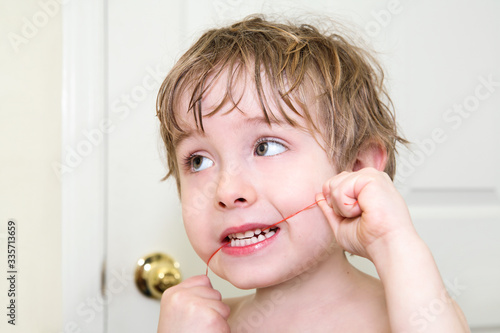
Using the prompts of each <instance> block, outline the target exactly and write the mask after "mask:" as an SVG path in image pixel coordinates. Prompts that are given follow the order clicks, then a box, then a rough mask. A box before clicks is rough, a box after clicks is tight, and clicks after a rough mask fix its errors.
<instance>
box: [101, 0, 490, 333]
mask: <svg viewBox="0 0 500 333" xmlns="http://www.w3.org/2000/svg"><path fill="white" fill-rule="evenodd" d="M255 12H276V13H281V14H283V13H284V14H285V15H292V16H293V15H297V14H300V13H305V14H313V15H315V14H320V15H325V16H332V17H336V18H340V19H343V20H346V21H347V22H354V23H356V24H357V26H358V30H360V32H361V33H362V34H363V35H364V36H365V37H367V39H369V40H370V42H371V43H373V44H374V47H375V48H376V49H377V50H378V51H380V52H381V58H382V60H383V62H384V64H385V67H386V68H387V74H388V83H389V86H390V90H391V91H392V96H393V99H394V102H395V105H396V108H397V114H398V120H399V122H400V125H401V128H402V130H403V132H404V134H405V135H406V136H407V138H408V139H409V140H411V141H413V142H417V143H418V144H416V145H414V147H413V149H414V150H413V153H408V152H407V151H402V155H401V158H400V163H401V165H400V170H399V172H398V177H397V179H396V183H397V185H398V187H399V188H400V189H401V191H402V192H403V193H404V195H405V197H406V198H407V201H408V203H409V205H410V208H411V210H412V213H413V216H414V222H415V224H416V226H417V229H418V231H419V232H420V234H421V236H422V237H423V238H424V240H425V241H426V242H427V243H428V244H429V246H430V247H431V249H432V250H433V252H434V254H435V258H436V260H437V262H438V265H439V267H440V269H441V272H442V275H443V278H444V279H445V281H446V283H447V285H448V287H449V291H450V293H451V295H452V296H454V297H456V299H457V301H458V303H459V304H460V305H461V306H462V307H463V309H464V311H465V313H466V315H467V317H468V320H469V323H470V325H471V326H472V327H473V328H474V331H475V332H480V331H481V330H480V329H481V328H488V327H489V328H496V331H495V332H500V316H499V315H498V314H499V313H500V286H499V284H498V281H500V265H499V262H500V261H499V260H500V242H499V241H498V235H499V234H500V201H499V192H500V191H499V189H500V176H499V173H498V170H500V155H499V151H500V134H499V133H500V132H499V131H497V130H496V127H498V126H499V125H500V119H499V118H500V116H499V114H500V113H499V112H498V111H500V110H499V107H500V84H499V82H500V68H499V65H498V59H500V45H499V41H500V20H499V16H500V3H499V2H495V1H481V2H465V1H451V0H449V1H441V2H439V3H436V2H432V1H418V2H417V1H397V0H390V1H382V0H380V1H356V2H353V1H351V2H347V1H342V2H341V1H332V0H328V1H326V0H325V1H321V0H315V1H313V0H304V1H298V0H297V1H263V0H261V1H254V2H252V3H251V4H250V2H245V1H242V0H216V1H201V0H200V1H194V0H190V1H181V0H178V1H153V0H148V1H140V2H139V1H131V0H128V1H118V0H110V1H108V7H107V12H106V21H105V22H106V26H105V29H106V31H107V53H106V54H107V59H105V60H106V64H107V108H108V116H109V119H110V120H111V122H112V124H113V125H114V127H113V130H112V131H110V133H109V134H108V141H107V143H108V145H107V151H106V152H105V153H106V154H107V156H106V161H107V162H106V170H107V171H106V174H107V180H106V183H105V194H106V197H107V209H106V212H107V213H106V214H107V215H106V218H105V219H106V220H107V222H106V223H107V240H106V243H105V247H106V249H107V250H106V251H105V252H106V256H107V258H106V282H107V284H106V285H105V288H106V290H107V291H108V294H109V293H110V292H111V294H112V298H108V301H107V302H106V306H107V310H106V311H105V318H104V321H105V322H106V324H105V325H104V326H105V327H106V328H105V332H110V333H112V332H154V331H155V330H156V324H157V318H158V310H159V302H158V301H157V300H154V299H148V298H146V297H144V296H142V295H141V294H140V293H139V292H138V290H137V288H136V287H135V285H134V282H133V280H132V278H133V274H134V269H135V264H136V261H137V260H138V259H139V258H140V257H141V256H143V255H146V254H148V253H151V252H157V251H159V252H164V253H166V254H169V255H171V256H172V257H174V258H175V259H176V260H178V261H179V262H180V265H181V271H182V273H183V275H184V277H189V276H192V275H197V274H203V273H204V272H205V264H204V263H203V262H201V260H200V259H198V258H197V256H196V255H195V253H194V251H193V250H192V249H191V247H190V245H189V243H188V240H187V237H186V236H185V234H184V230H183V225H182V219H181V214H180V204H179V201H178V199H177V192H176V188H175V184H174V182H173V181H172V180H168V181H166V182H161V181H160V179H161V178H162V177H163V176H164V174H165V168H164V166H163V165H164V164H163V163H162V160H161V158H160V153H159V152H161V150H162V146H161V142H160V139H159V136H158V126H157V125H158V124H157V119H156V117H155V98H156V93H157V90H158V87H159V84H160V82H161V80H162V77H163V76H164V75H165V73H166V72H167V70H168V68H169V67H170V66H171V65H172V63H173V61H174V60H175V59H177V58H178V57H179V55H180V54H181V53H182V51H183V50H185V49H186V48H187V47H188V46H189V45H190V43H191V42H192V41H193V40H194V39H195V38H196V37H197V36H198V35H199V34H200V32H201V31H202V30H204V29H207V28H210V27H212V26H214V25H216V24H220V23H225V22H228V21H230V20H232V19H236V18H241V17H244V16H246V15H247V14H251V13H255ZM354 261H355V262H357V263H358V264H359V265H361V266H362V267H364V268H365V269H366V270H368V271H369V272H372V273H373V272H374V270H373V267H371V266H370V265H369V264H367V263H366V262H365V261H363V260H360V259H356V258H355V259H354ZM210 276H211V278H213V280H214V286H215V287H216V288H217V289H219V290H221V292H222V294H223V296H225V297H230V296H233V295H235V294H238V293H241V291H236V290H234V289H232V287H231V286H229V285H228V284H226V283H224V282H223V281H220V280H218V279H216V278H215V276H214V275H213V274H211V275H210ZM489 332H490V331H489Z"/></svg>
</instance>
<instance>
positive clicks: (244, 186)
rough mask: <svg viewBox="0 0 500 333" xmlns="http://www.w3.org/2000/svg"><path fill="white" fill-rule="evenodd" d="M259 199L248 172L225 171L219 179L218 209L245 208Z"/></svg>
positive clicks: (216, 197) (216, 199)
mask: <svg viewBox="0 0 500 333" xmlns="http://www.w3.org/2000/svg"><path fill="white" fill-rule="evenodd" d="M256 199H257V192H256V190H255V186H254V184H253V183H252V182H251V175H250V174H249V173H248V172H245V171H243V170H239V172H235V170H234V169H233V170H232V172H230V171H229V170H225V171H223V172H222V174H221V176H220V177H219V182H218V185H217V191H216V195H215V205H216V207H217V208H218V209H221V210H227V209H232V208H244V207H248V206H251V205H252V204H253V203H254V202H255V200H256Z"/></svg>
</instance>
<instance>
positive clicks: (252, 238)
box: [227, 228, 276, 246]
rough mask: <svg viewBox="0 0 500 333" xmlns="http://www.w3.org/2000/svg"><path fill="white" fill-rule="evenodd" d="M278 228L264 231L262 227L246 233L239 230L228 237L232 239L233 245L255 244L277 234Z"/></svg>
mask: <svg viewBox="0 0 500 333" xmlns="http://www.w3.org/2000/svg"><path fill="white" fill-rule="evenodd" d="M275 230H276V229H274V228H273V229H267V230H264V231H262V230H261V229H255V230H248V231H245V232H244V233H242V232H238V233H234V234H230V235H228V236H227V237H228V238H229V239H230V240H231V246H246V245H250V244H255V243H258V242H262V241H263V240H265V239H266V238H269V237H271V236H272V235H274V234H275Z"/></svg>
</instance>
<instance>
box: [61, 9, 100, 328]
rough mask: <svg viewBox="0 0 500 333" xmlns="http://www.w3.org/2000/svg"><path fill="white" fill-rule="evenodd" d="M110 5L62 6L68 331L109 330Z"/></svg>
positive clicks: (64, 253)
mask: <svg viewBox="0 0 500 333" xmlns="http://www.w3.org/2000/svg"><path fill="white" fill-rule="evenodd" d="M106 8H107V1H100V0H87V1H71V2H68V1H65V2H61V8H60V9H61V15H62V31H63V36H62V40H63V43H62V45H63V46H62V48H63V54H62V58H63V65H62V67H63V71H62V72H63V88H62V90H63V91H62V101H61V103H62V115H61V117H62V138H61V139H62V154H61V163H60V164H59V166H58V167H59V170H58V171H59V174H58V176H59V178H60V180H61V187H62V222H61V237H62V258H61V270H62V272H61V274H62V295H63V299H62V304H63V309H62V318H63V323H62V331H63V332H89V331H90V332H97V333H104V332H105V331H106V317H107V315H106V311H107V308H106V298H105V296H104V295H103V294H104V292H103V291H104V290H105V288H104V286H105V276H104V272H105V262H106V261H105V259H106V238H107V235H106V230H107V226H106V214H107V202H106V187H107V181H106V179H107V162H106V161H107V137H106V135H105V133H102V132H101V134H99V129H100V126H102V122H103V121H105V120H106V107H105V106H106V96H107V93H106V92H107V90H106V89H107V84H106V82H107V81H106V52H107V48H106V22H107V21H106ZM56 173H58V172H57V171H56ZM94 301H97V304H100V306H95V305H92V304H96V303H92V302H94Z"/></svg>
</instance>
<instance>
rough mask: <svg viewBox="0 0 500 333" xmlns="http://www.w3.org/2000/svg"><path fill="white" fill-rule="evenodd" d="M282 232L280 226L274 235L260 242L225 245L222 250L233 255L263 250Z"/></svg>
mask: <svg viewBox="0 0 500 333" xmlns="http://www.w3.org/2000/svg"><path fill="white" fill-rule="evenodd" d="M279 233H280V229H279V228H278V229H277V230H276V232H275V233H274V235H272V236H271V237H269V238H266V239H265V240H263V241H262V242H258V243H255V244H250V245H245V246H231V245H227V246H224V247H223V248H222V249H221V251H222V252H224V253H225V254H229V255H232V256H244V255H248V254H252V253H254V252H256V251H259V250H262V249H263V248H265V247H268V246H269V245H270V244H271V243H273V242H274V240H275V239H276V236H277V235H278V234H279Z"/></svg>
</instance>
